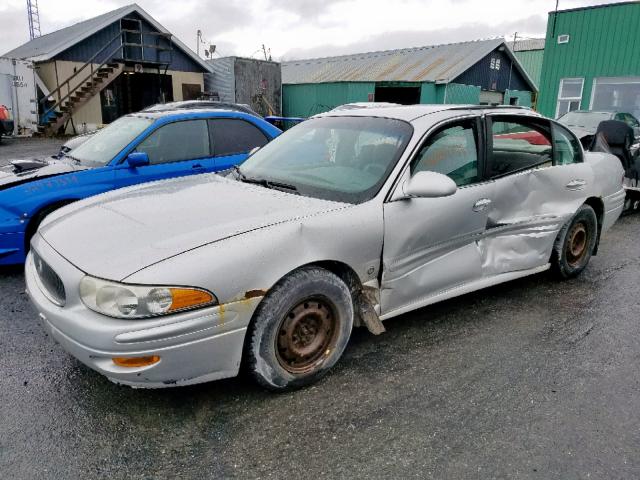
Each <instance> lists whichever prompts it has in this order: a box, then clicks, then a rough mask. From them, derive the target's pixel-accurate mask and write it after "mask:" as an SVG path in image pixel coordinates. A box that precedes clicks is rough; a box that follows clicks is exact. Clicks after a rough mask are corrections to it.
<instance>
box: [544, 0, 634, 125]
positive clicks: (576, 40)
mask: <svg viewBox="0 0 640 480" xmlns="http://www.w3.org/2000/svg"><path fill="white" fill-rule="evenodd" d="M553 28H554V14H553V13H551V14H549V21H548V24H547V37H546V47H545V53H544V60H543V66H542V76H541V80H540V100H539V102H538V109H539V110H540V112H541V113H543V114H545V115H549V116H553V115H555V112H556V102H557V98H558V89H559V87H560V80H561V79H562V78H572V77H574V78H575V77H580V78H584V79H585V82H584V89H583V95H582V105H581V108H589V103H590V99H591V89H592V86H593V79H594V78H595V77H601V76H608V77H617V76H640V3H636V2H634V3H626V4H621V5H615V4H612V5H607V6H604V7H598V8H587V9H581V10H575V11H568V12H559V13H558V14H557V18H556V22H555V36H554V37H552V34H553ZM558 35H570V39H569V43H566V44H558V40H557V37H558Z"/></svg>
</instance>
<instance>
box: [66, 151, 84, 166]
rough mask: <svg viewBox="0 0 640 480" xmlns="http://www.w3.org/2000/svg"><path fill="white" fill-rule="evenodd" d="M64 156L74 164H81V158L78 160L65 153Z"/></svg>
mask: <svg viewBox="0 0 640 480" xmlns="http://www.w3.org/2000/svg"><path fill="white" fill-rule="evenodd" d="M64 156H65V157H67V158H70V159H71V160H73V161H74V162H76V163H78V164H80V159H79V158H76V157H74V156H73V155H69V154H68V153H65V154H64Z"/></svg>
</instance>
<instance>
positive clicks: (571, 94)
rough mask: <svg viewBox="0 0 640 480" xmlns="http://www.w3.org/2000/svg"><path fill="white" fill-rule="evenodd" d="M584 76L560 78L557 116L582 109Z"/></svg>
mask: <svg viewBox="0 0 640 480" xmlns="http://www.w3.org/2000/svg"><path fill="white" fill-rule="evenodd" d="M583 86H584V78H563V79H562V80H560V91H559V92H558V105H557V107H556V118H557V117H559V116H561V115H564V114H565V113H567V112H572V111H574V110H580V104H581V102H582V88H583Z"/></svg>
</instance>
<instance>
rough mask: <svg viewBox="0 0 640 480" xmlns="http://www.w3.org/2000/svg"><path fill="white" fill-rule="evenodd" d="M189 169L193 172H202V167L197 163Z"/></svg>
mask: <svg viewBox="0 0 640 480" xmlns="http://www.w3.org/2000/svg"><path fill="white" fill-rule="evenodd" d="M191 168H193V169H194V170H204V167H203V166H202V165H200V164H199V163H194V164H193V165H192V166H191Z"/></svg>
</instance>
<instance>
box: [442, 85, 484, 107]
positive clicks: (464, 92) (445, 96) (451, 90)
mask: <svg viewBox="0 0 640 480" xmlns="http://www.w3.org/2000/svg"><path fill="white" fill-rule="evenodd" d="M480 90H481V88H480V87H476V86H473V85H462V84H459V83H449V84H445V85H437V86H436V94H437V101H436V103H446V104H449V105H477V104H479V103H480Z"/></svg>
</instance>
